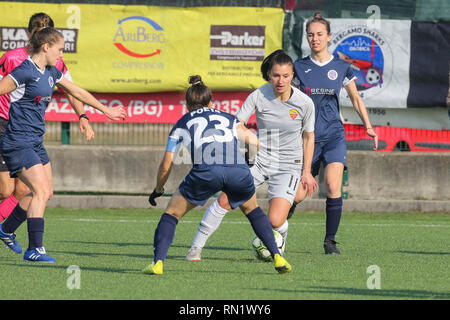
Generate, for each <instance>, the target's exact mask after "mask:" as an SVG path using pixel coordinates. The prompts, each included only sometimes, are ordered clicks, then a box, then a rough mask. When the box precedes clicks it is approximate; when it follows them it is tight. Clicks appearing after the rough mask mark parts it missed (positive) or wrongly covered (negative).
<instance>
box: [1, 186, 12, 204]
mask: <svg viewBox="0 0 450 320" xmlns="http://www.w3.org/2000/svg"><path fill="white" fill-rule="evenodd" d="M13 192H14V184H11V183H1V182H0V200H3V199H6V198H8V197H9V196H10V195H11V194H12V193H13Z"/></svg>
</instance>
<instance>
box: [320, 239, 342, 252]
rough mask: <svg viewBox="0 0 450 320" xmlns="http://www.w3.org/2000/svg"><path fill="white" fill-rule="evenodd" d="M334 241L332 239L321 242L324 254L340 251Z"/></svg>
mask: <svg viewBox="0 0 450 320" xmlns="http://www.w3.org/2000/svg"><path fill="white" fill-rule="evenodd" d="M336 243H337V242H336V241H334V240H325V241H324V242H323V249H324V250H325V254H341V251H339V249H338V248H337V247H336Z"/></svg>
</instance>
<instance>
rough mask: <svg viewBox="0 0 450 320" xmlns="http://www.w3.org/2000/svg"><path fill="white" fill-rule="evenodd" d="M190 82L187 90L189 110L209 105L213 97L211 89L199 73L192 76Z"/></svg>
mask: <svg viewBox="0 0 450 320" xmlns="http://www.w3.org/2000/svg"><path fill="white" fill-rule="evenodd" d="M189 83H190V84H191V86H190V87H189V88H188V89H187V91H186V105H187V107H188V109H189V111H191V110H195V109H198V108H203V107H207V106H208V104H209V102H210V101H211V99H212V93H211V89H209V88H208V87H207V86H205V84H204V83H203V81H202V77H200V76H199V75H195V76H190V77H189Z"/></svg>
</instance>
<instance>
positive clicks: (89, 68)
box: [0, 2, 284, 93]
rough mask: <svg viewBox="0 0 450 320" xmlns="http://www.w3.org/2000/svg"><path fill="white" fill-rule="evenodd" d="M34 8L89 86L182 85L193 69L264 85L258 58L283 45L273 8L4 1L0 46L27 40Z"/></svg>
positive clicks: (238, 83) (219, 85)
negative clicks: (57, 35)
mask: <svg viewBox="0 0 450 320" xmlns="http://www.w3.org/2000/svg"><path fill="white" fill-rule="evenodd" d="M36 12H45V13H47V14H48V15H50V16H51V17H52V19H53V21H54V22H55V27H56V28H57V29H59V30H60V31H61V32H62V33H63V35H64V37H65V53H64V57H63V59H64V61H65V63H66V65H67V67H68V68H69V70H70V73H71V75H72V78H73V80H74V82H75V83H76V84H78V85H80V86H81V87H83V88H85V89H87V90H89V91H94V92H114V93H119V92H161V91H178V90H185V89H186V88H187V86H188V77H189V76H190V75H195V74H199V75H201V76H202V79H203V80H204V82H205V83H206V84H207V85H208V86H209V87H210V88H211V89H213V90H252V89H254V88H257V87H259V86H261V85H262V84H264V80H263V79H262V77H261V74H260V65H261V62H262V60H263V58H264V57H265V56H267V55H268V54H270V53H271V52H272V51H274V50H277V49H281V47H282V29H283V19H284V13H283V11H282V10H281V9H277V8H236V7H234V8H233V7H221V8H217V7H214V8H212V7H200V8H174V7H151V6H122V5H94V4H44V3H40V4H39V6H38V7H37V6H36V3H20V2H19V3H18V2H2V3H0V17H1V20H0V21H1V22H0V36H1V47H0V49H1V51H7V50H10V49H14V48H15V47H23V46H25V45H26V43H27V41H28V35H27V33H26V31H25V30H26V27H27V25H28V19H29V18H30V17H31V15H33V14H34V13H36ZM0 53H1V52H0Z"/></svg>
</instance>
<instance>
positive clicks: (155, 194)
mask: <svg viewBox="0 0 450 320" xmlns="http://www.w3.org/2000/svg"><path fill="white" fill-rule="evenodd" d="M163 194H164V189H163V190H162V191H161V192H156V188H155V189H154V190H153V192H152V193H151V194H150V196H149V197H148V202H149V203H150V204H151V205H152V206H154V207H155V206H156V201H155V199H156V198H159V197H161V196H162V195H163Z"/></svg>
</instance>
